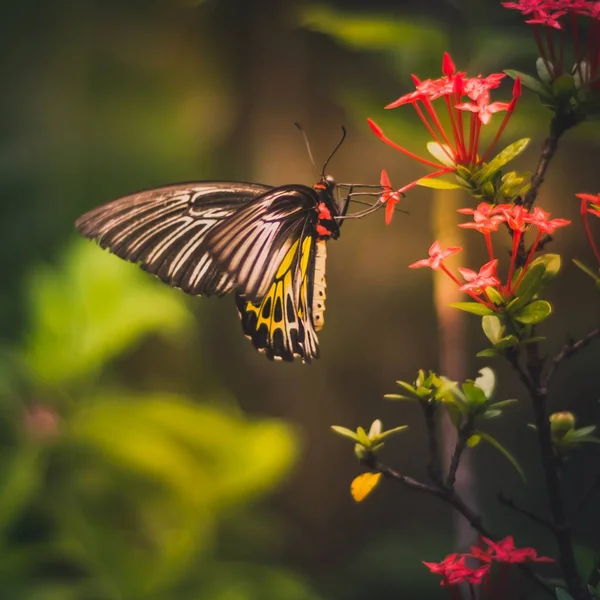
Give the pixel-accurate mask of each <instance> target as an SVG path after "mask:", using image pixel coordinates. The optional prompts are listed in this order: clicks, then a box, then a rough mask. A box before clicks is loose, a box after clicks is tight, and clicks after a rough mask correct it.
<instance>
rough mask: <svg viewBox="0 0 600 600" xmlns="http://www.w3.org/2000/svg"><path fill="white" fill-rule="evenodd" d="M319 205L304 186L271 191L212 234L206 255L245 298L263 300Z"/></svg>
mask: <svg viewBox="0 0 600 600" xmlns="http://www.w3.org/2000/svg"><path fill="white" fill-rule="evenodd" d="M318 201H319V198H318V196H317V194H316V193H315V191H314V190H313V189H312V188H309V187H307V186H304V185H286V186H281V187H277V188H273V189H271V190H269V191H268V192H266V193H264V194H262V195H261V196H260V197H258V198H257V199H256V200H254V201H253V202H250V203H248V204H246V205H244V206H243V207H241V208H240V209H239V210H237V211H236V212H235V214H233V215H232V216H231V217H230V218H228V219H227V220H226V221H225V222H223V224H222V225H220V226H219V227H215V228H214V229H211V230H210V232H209V233H208V235H207V237H206V245H207V248H208V251H209V253H210V254H211V255H212V256H213V259H214V260H215V262H216V264H217V265H218V266H219V267H220V268H221V270H222V271H223V272H226V273H229V274H231V276H233V277H234V278H235V284H234V287H235V288H236V291H237V292H238V293H239V294H240V295H241V296H243V297H244V298H246V300H249V301H253V302H258V301H260V300H261V299H262V298H263V297H264V296H265V294H266V293H267V291H268V290H269V287H270V286H271V284H272V282H273V280H274V278H275V276H276V274H277V271H278V269H279V267H280V265H281V263H282V262H283V261H284V260H285V258H286V256H287V255H288V253H289V252H290V249H291V248H292V246H293V245H294V244H295V243H297V242H299V241H300V240H301V239H302V238H303V237H304V236H305V235H306V234H307V233H308V232H310V231H312V229H314V226H315V224H316V221H317V212H316V210H315V209H316V207H317V204H318ZM296 293H297V291H296Z"/></svg>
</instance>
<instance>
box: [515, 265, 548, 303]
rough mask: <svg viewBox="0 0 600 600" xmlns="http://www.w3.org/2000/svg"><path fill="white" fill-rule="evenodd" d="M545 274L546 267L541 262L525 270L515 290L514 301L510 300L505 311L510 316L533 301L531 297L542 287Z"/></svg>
mask: <svg viewBox="0 0 600 600" xmlns="http://www.w3.org/2000/svg"><path fill="white" fill-rule="evenodd" d="M545 273H546V265H545V264H543V263H541V262H540V263H537V264H535V265H531V266H530V267H529V268H528V269H527V271H526V272H525V275H523V279H521V283H520V284H519V287H518V288H517V290H516V296H517V297H516V298H515V299H514V300H512V301H511V302H510V303H509V304H508V306H507V310H508V311H509V312H510V313H511V314H512V313H515V312H518V311H519V310H521V309H522V308H523V307H524V306H525V305H526V304H529V302H531V301H532V300H533V297H534V296H535V294H536V293H537V292H538V291H539V289H540V288H541V286H542V282H543V278H544V274H545Z"/></svg>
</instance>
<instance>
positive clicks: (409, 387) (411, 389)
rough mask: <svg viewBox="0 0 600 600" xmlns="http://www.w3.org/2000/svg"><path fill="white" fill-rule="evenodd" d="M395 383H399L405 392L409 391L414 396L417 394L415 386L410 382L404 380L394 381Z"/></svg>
mask: <svg viewBox="0 0 600 600" xmlns="http://www.w3.org/2000/svg"><path fill="white" fill-rule="evenodd" d="M396 384H397V385H399V386H400V387H401V388H404V389H405V390H406V391H407V392H410V393H411V394H414V395H415V396H416V395H417V388H415V387H414V386H412V385H411V384H410V383H407V382H406V381H396Z"/></svg>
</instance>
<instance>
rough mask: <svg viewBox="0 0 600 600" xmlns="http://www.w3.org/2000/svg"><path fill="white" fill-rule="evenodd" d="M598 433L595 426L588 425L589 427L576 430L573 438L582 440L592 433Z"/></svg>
mask: <svg viewBox="0 0 600 600" xmlns="http://www.w3.org/2000/svg"><path fill="white" fill-rule="evenodd" d="M594 431H596V426H595V425H588V426H587V427H580V428H579V429H574V430H573V431H571V437H573V438H580V437H585V436H586V435H589V434H590V433H594Z"/></svg>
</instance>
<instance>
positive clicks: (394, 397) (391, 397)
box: [384, 394, 418, 402]
mask: <svg viewBox="0 0 600 600" xmlns="http://www.w3.org/2000/svg"><path fill="white" fill-rule="evenodd" d="M384 398H385V399H386V400H408V401H410V402H417V401H418V399H417V398H415V397H414V396H412V397H410V396H402V395H400V394H385V396H384Z"/></svg>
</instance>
